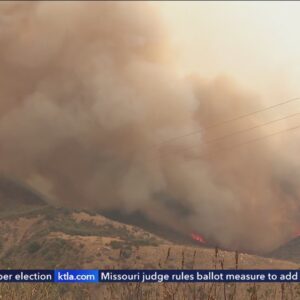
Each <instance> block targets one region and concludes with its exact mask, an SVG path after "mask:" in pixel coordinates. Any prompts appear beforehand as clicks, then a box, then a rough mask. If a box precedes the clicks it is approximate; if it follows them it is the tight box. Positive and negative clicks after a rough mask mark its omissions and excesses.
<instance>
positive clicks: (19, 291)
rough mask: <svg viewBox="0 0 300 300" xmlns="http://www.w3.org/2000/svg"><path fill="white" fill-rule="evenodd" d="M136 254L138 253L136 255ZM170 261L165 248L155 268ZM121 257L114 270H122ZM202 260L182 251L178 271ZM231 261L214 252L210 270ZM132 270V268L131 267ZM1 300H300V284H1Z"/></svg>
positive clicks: (169, 251) (235, 260) (235, 256)
mask: <svg viewBox="0 0 300 300" xmlns="http://www.w3.org/2000/svg"><path fill="white" fill-rule="evenodd" d="M135 254H136V255H137V254H139V253H138V250H137V252H136V253H135ZM172 257H173V248H172V247H168V248H167V249H166V252H165V253H164V255H163V256H161V257H160V258H159V259H158V261H157V267H158V268H161V269H168V266H169V264H168V263H169V261H170V260H171V259H172ZM122 259H123V258H122V256H121V253H120V256H119V263H117V264H116V265H115V266H114V268H121V265H123V264H121V263H122ZM198 260H201V256H199V253H198V251H197V250H194V251H193V253H192V255H190V254H189V253H187V250H186V249H185V248H184V249H182V251H181V257H180V259H177V262H178V269H194V268H195V266H196V265H197V261H198ZM232 260H233V263H234V264H233V265H234V266H232V261H231V262H229V261H226V260H225V258H224V255H223V252H222V251H220V250H219V249H217V248H216V249H215V251H214V252H213V255H212V257H211V268H214V269H224V268H225V266H226V265H230V266H231V269H239V268H240V254H239V253H238V252H233V253H232ZM131 268H133V269H134V268H135V265H132V266H131ZM0 299H5V300H6V299H8V300H9V299H13V300H14V299H22V300H23V299H24V300H27V299H28V300H29V299H58V300H59V299H66V300H68V299H72V300H73V299H95V300H96V299H107V300H108V299H112V300H114V299H115V300H117V299H122V300H123V299H124V300H135V299H137V300H138V299H141V300H148V299H149V300H152V299H163V300H167V299H170V300H194V299H200V300H202V299H203V300H221V299H225V300H240V299H249V300H258V299H261V300H263V299H265V300H294V299H300V284H297V283H272V284H270V283H261V284H257V283H239V284H236V283H161V284H157V283H156V284H154V283H147V284H141V283H126V284H124V283H122V284H121V283H107V284H96V285H94V284H81V285H80V284H78V285H74V284H69V285H68V284H41V283H37V284H30V283H23V284H13V283H10V284H9V283H2V284H0Z"/></svg>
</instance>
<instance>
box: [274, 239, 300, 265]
mask: <svg viewBox="0 0 300 300" xmlns="http://www.w3.org/2000/svg"><path fill="white" fill-rule="evenodd" d="M270 256H271V257H274V258H277V259H284V260H289V261H293V262H296V263H300V237H297V238H294V239H292V240H291V241H289V242H288V243H286V244H284V245H282V246H280V247H279V248H278V249H276V250H274V251H272V252H271V253H270Z"/></svg>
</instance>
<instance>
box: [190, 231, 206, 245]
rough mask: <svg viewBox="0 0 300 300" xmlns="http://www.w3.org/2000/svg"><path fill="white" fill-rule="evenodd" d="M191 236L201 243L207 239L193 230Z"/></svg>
mask: <svg viewBox="0 0 300 300" xmlns="http://www.w3.org/2000/svg"><path fill="white" fill-rule="evenodd" d="M191 238H192V239H193V240H194V241H196V242H198V243H201V244H205V243H206V241H205V239H204V238H203V237H202V236H201V235H200V234H198V233H195V232H192V233H191Z"/></svg>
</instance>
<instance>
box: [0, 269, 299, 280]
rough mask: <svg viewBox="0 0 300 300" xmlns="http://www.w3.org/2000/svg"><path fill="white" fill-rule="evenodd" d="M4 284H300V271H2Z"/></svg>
mask: <svg viewBox="0 0 300 300" xmlns="http://www.w3.org/2000/svg"><path fill="white" fill-rule="evenodd" d="M0 282H54V283H108V282H110V283H112V282H119V283H120V282H141V283H162V282H190V283H192V282H195V283H200V282H300V270H0Z"/></svg>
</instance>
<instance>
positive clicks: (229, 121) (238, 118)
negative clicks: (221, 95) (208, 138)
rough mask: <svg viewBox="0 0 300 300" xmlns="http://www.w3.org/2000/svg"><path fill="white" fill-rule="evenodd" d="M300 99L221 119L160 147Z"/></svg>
mask: <svg viewBox="0 0 300 300" xmlns="http://www.w3.org/2000/svg"><path fill="white" fill-rule="evenodd" d="M298 100H300V97H296V98H291V99H289V100H286V101H283V102H280V103H277V104H274V105H271V106H268V107H265V108H262V109H258V110H255V111H252V112H249V113H246V114H243V115H240V116H237V117H234V118H231V119H227V120H225V121H221V122H217V123H214V124H211V125H208V126H205V127H203V128H202V129H201V130H196V131H192V132H189V133H186V134H183V135H179V136H176V137H173V138H170V139H168V140H165V141H163V142H162V143H161V146H160V147H159V148H161V147H163V146H164V145H165V144H168V143H170V142H173V141H176V140H179V139H181V138H185V137H188V136H192V135H196V134H200V133H201V132H202V131H203V130H207V129H211V128H214V127H217V126H221V125H224V124H228V123H231V122H234V121H237V120H240V119H243V118H246V117H250V116H252V115H255V114H258V113H260V112H264V111H268V110H270V109H273V108H276V107H279V106H282V105H285V104H288V103H291V102H294V101H298Z"/></svg>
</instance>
